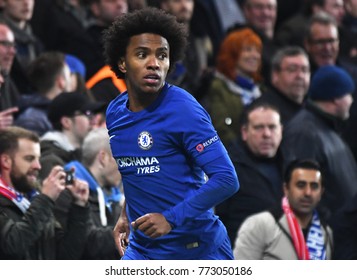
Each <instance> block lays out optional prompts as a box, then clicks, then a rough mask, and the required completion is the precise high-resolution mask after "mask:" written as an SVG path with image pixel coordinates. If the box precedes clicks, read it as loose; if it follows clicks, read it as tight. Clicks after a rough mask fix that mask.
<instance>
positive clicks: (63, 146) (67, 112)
mask: <svg viewBox="0 0 357 280" xmlns="http://www.w3.org/2000/svg"><path fill="white" fill-rule="evenodd" d="M104 110H105V105H103V103H97V102H92V101H89V100H88V99H87V97H86V96H85V95H83V94H80V93H75V92H63V93H61V94H59V95H58V96H57V97H56V98H54V99H53V100H52V101H51V103H50V105H49V107H48V118H49V120H50V122H51V123H52V126H53V129H54V130H53V131H49V132H47V133H45V134H44V135H43V136H42V137H41V154H42V156H41V165H42V166H43V168H42V169H41V172H40V177H41V178H45V177H47V175H48V172H49V171H50V170H51V168H52V167H53V166H54V165H61V166H63V165H64V164H66V163H68V162H70V161H72V160H78V159H79V158H80V152H79V151H80V148H81V146H82V143H83V140H84V138H85V137H86V136H87V134H88V133H89V132H90V131H91V130H92V128H93V116H94V114H95V113H98V112H102V111H104Z"/></svg>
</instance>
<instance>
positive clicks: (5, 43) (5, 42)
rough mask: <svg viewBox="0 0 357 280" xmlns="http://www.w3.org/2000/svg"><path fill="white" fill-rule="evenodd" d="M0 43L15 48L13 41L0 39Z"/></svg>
mask: <svg viewBox="0 0 357 280" xmlns="http://www.w3.org/2000/svg"><path fill="white" fill-rule="evenodd" d="M0 45H2V46H4V47H5V48H8V49H10V48H16V44H15V42H10V41H6V40H0Z"/></svg>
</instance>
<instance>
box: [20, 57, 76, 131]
mask: <svg viewBox="0 0 357 280" xmlns="http://www.w3.org/2000/svg"><path fill="white" fill-rule="evenodd" d="M28 77H29V79H30V82H31V84H32V85H33V88H34V89H35V91H36V93H35V94H31V95H29V96H23V97H22V98H21V99H20V101H19V107H20V115H19V116H18V117H17V119H16V121H15V124H16V125H17V126H21V127H23V128H26V129H29V130H31V131H34V132H36V133H37V134H38V135H39V136H42V135H43V134H44V133H46V132H48V131H50V130H52V129H53V127H52V124H51V122H50V120H49V119H48V117H47V111H48V106H49V104H50V103H51V101H52V100H53V99H54V98H55V97H57V96H58V95H59V94H60V93H62V92H64V91H70V90H71V88H72V80H71V76H70V70H69V67H68V64H67V63H66V60H65V56H64V54H63V53H60V52H44V53H42V54H40V55H39V56H38V57H37V58H36V59H35V60H34V61H33V62H32V63H31V64H30V65H29V69H28Z"/></svg>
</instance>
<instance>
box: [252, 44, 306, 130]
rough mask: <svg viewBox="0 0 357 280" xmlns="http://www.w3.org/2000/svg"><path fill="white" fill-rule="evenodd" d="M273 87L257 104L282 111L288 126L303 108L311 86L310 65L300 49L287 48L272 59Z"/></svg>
mask: <svg viewBox="0 0 357 280" xmlns="http://www.w3.org/2000/svg"><path fill="white" fill-rule="evenodd" d="M271 72H272V74H271V87H270V88H269V89H268V91H266V92H265V93H264V94H263V95H262V96H261V97H259V98H258V99H257V100H256V101H255V102H257V103H260V102H262V103H268V104H271V105H274V106H275V107H277V108H278V109H279V111H280V115H281V122H282V123H283V124H286V123H287V122H288V121H289V120H290V119H291V118H292V117H293V116H294V115H295V114H296V113H297V112H298V111H299V110H300V109H301V108H302V106H303V103H304V100H305V96H306V93H307V90H308V88H309V85H310V63H309V58H308V56H307V54H306V52H305V51H304V50H303V49H302V48H300V47H285V48H282V49H281V50H279V51H278V52H277V53H276V54H275V56H274V57H273V59H272V70H271Z"/></svg>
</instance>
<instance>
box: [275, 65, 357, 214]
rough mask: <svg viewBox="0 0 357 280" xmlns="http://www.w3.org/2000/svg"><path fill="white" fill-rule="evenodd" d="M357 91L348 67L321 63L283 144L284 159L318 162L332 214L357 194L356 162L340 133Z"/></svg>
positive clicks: (324, 198)
mask: <svg viewBox="0 0 357 280" xmlns="http://www.w3.org/2000/svg"><path fill="white" fill-rule="evenodd" d="M354 91H355V83H354V81H353V80H352V78H351V76H350V75H349V74H348V73H347V71H345V70H344V69H343V68H341V67H338V66H335V65H325V66H321V67H320V68H319V69H318V70H317V71H316V72H315V74H314V75H313V76H312V79H311V84H310V87H309V91H308V94H307V96H308V98H307V102H306V105H305V107H304V108H303V109H302V110H300V112H298V113H297V114H296V115H295V116H294V117H293V118H292V119H291V120H290V121H289V123H288V124H287V125H286V126H285V128H284V133H283V141H282V144H281V147H282V152H283V156H284V162H285V163H288V162H290V161H291V160H294V159H296V158H311V159H314V160H316V161H318V162H319V164H320V165H321V167H322V168H323V171H324V176H325V194H324V196H323V197H322V200H321V206H323V207H325V208H326V210H328V211H329V212H330V213H332V214H333V213H335V212H336V211H338V210H339V209H340V208H341V207H342V206H343V205H345V203H346V202H347V201H348V200H349V199H351V197H352V196H353V195H356V194H357V185H356V181H357V164H356V161H355V159H354V158H353V156H352V153H351V150H350V149H349V147H348V146H347V145H346V143H345V142H344V140H343V139H342V137H341V136H340V130H341V127H342V124H343V121H345V120H347V119H348V118H349V113H350V106H351V104H352V100H353V98H352V94H353V92H354Z"/></svg>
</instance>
